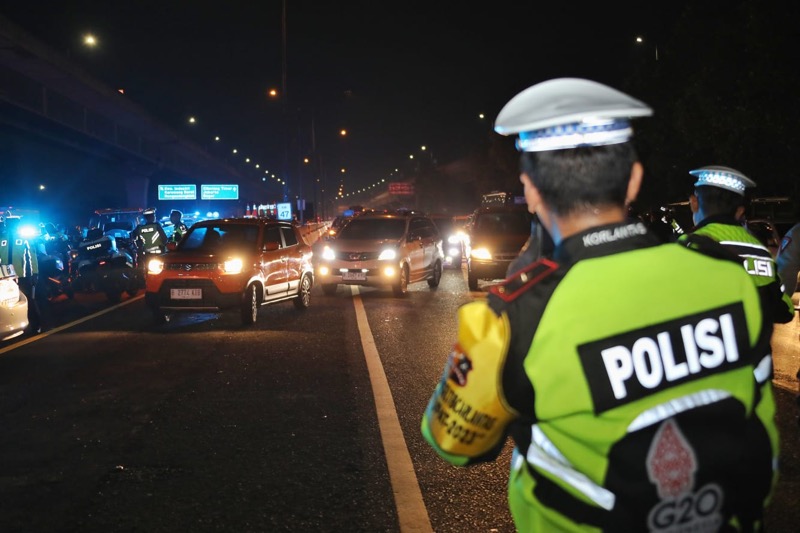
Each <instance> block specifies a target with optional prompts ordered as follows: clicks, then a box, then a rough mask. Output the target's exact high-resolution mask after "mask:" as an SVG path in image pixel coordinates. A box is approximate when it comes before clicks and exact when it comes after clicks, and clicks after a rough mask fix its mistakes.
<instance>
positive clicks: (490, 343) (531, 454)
mask: <svg viewBox="0 0 800 533" xmlns="http://www.w3.org/2000/svg"><path fill="white" fill-rule="evenodd" d="M651 113H652V110H651V109H650V108H649V107H648V106H647V105H646V104H644V103H642V102H640V101H638V100H636V99H633V98H631V97H630V96H628V95H626V94H623V93H621V92H619V91H616V90H614V89H612V88H610V87H606V86H605V85H601V84H599V83H595V82H592V81H589V80H582V79H574V78H562V79H556V80H550V81H546V82H543V83H540V84H537V85H534V86H532V87H530V88H528V89H526V90H525V91H523V92H521V93H520V94H518V95H517V96H515V97H514V98H513V99H511V100H510V101H509V102H508V103H507V104H506V106H505V107H504V108H503V109H502V111H501V112H500V114H499V116H498V117H497V120H496V123H495V129H496V131H497V132H498V133H501V134H503V135H517V136H518V139H517V148H518V149H519V150H520V151H521V152H522V154H521V156H520V163H521V176H520V180H521V181H522V183H523V186H524V190H525V199H526V201H527V203H528V206H529V210H531V211H535V212H536V213H537V214H538V215H539V218H540V219H541V222H542V224H544V226H545V229H547V230H548V232H549V233H550V235H551V236H552V237H553V241H554V244H555V249H554V251H553V253H552V255H551V257H549V258H543V259H541V260H540V261H538V262H534V263H533V264H531V265H529V266H528V267H526V268H524V269H522V270H521V271H518V272H516V273H515V274H514V275H513V276H511V277H509V278H507V279H506V280H504V282H502V283H500V284H498V285H496V286H494V287H492V289H490V292H489V295H488V298H487V299H486V300H476V301H473V302H470V303H467V304H465V305H463V306H462V307H461V308H460V309H459V312H458V333H457V338H456V341H455V344H454V346H453V348H452V351H451V353H450V355H449V357H448V359H447V363H446V365H445V369H444V372H443V375H442V378H441V380H440V382H439V383H438V385H437V386H436V388H435V391H434V393H433V395H432V397H431V399H430V401H429V404H428V407H427V409H426V411H425V413H424V416H423V420H422V424H421V430H422V434H423V436H424V438H425V439H426V440H427V442H428V443H429V444H430V445H431V446H432V447H433V449H434V450H435V451H436V452H437V453H438V454H439V455H440V456H441V457H442V458H444V459H445V460H447V461H448V462H450V463H452V464H454V465H458V466H466V465H470V464H473V463H479V462H481V461H492V460H494V459H496V458H497V457H498V455H499V452H500V451H501V450H502V448H503V446H504V444H505V440H506V437H507V436H511V438H512V439H513V441H514V452H513V456H512V459H511V472H510V474H509V475H510V478H509V484H508V497H509V505H510V508H511V513H512V516H513V518H514V522H515V525H516V528H517V530H518V531H526V532H531V531H543V532H549V531H586V530H590V531H603V530H605V531H612V530H613V531H647V530H650V531H667V530H670V531H677V530H679V529H680V530H684V531H690V530H691V531H717V530H720V529H725V528H731V529H733V530H736V529H739V528H741V529H758V528H759V526H760V522H761V520H762V516H763V509H764V506H765V505H766V501H767V500H768V496H769V494H770V491H771V490H772V487H773V483H774V481H775V480H776V479H777V477H776V476H777V466H776V465H777V427H776V425H775V421H774V418H773V417H774V408H775V405H774V400H773V398H772V396H771V394H765V395H761V394H759V393H760V392H761V391H762V390H765V389H766V390H769V388H770V387H771V386H772V384H771V362H772V360H771V354H770V349H769V332H765V331H763V329H762V328H767V327H769V325H767V324H766V323H765V322H764V320H763V318H762V310H761V305H760V300H759V295H758V292H757V290H756V288H755V285H754V284H753V282H752V281H751V280H750V277H749V276H748V275H747V274H746V273H745V271H744V269H743V268H742V267H741V264H740V263H738V262H736V261H733V260H731V259H730V258H717V257H714V256H711V255H708V254H706V253H704V251H703V250H702V249H696V248H689V247H685V246H681V245H678V244H675V243H664V242H663V241H661V240H660V239H658V238H657V237H656V236H654V235H653V234H651V233H650V232H649V231H648V230H647V228H646V226H645V225H644V223H642V222H640V221H631V220H628V219H627V210H626V203H630V202H632V201H634V200H635V198H636V196H637V194H638V192H639V189H640V186H641V182H642V176H643V170H642V166H641V165H640V163H639V162H638V161H637V155H636V152H635V149H634V147H633V145H632V142H631V138H632V134H633V133H632V128H631V120H630V119H631V118H635V117H642V116H647V115H650V114H651ZM755 412H758V413H759V415H760V416H755V415H754V413H755Z"/></svg>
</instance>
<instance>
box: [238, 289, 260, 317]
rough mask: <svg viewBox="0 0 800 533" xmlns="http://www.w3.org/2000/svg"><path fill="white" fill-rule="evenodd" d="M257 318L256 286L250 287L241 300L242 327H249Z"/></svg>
mask: <svg viewBox="0 0 800 533" xmlns="http://www.w3.org/2000/svg"><path fill="white" fill-rule="evenodd" d="M256 318H258V295H257V294H256V286H255V285H252V284H251V285H250V286H248V287H247V290H246V291H245V293H244V298H243V299H242V325H243V326H250V325H252V324H255V323H256Z"/></svg>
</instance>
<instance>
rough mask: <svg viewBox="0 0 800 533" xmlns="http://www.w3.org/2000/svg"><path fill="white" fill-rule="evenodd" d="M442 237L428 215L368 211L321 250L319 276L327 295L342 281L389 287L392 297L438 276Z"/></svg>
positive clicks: (436, 280)
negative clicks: (409, 285)
mask: <svg viewBox="0 0 800 533" xmlns="http://www.w3.org/2000/svg"><path fill="white" fill-rule="evenodd" d="M443 264H444V252H443V249H442V237H441V236H440V235H439V231H438V230H437V229H436V225H435V224H434V223H433V220H431V219H430V218H429V217H427V216H422V215H416V214H403V213H400V214H394V213H380V214H376V213H369V214H363V215H358V216H357V217H354V218H353V219H352V220H350V221H349V222H348V223H347V224H346V225H345V226H344V227H343V228H342V229H341V231H340V232H339V235H338V236H337V237H336V239H335V240H333V241H330V242H329V243H328V244H326V245H325V247H324V248H323V250H322V258H321V259H320V262H319V265H318V266H317V273H316V275H317V277H318V278H317V279H318V282H319V283H320V284H321V285H322V290H323V292H324V293H325V294H328V295H331V294H334V293H335V292H336V287H337V285H339V284H342V285H366V286H370V287H385V286H391V287H392V290H393V291H394V294H395V296H403V295H404V294H406V293H407V292H408V284H409V283H416V282H418V281H426V280H427V282H428V286H429V287H431V288H432V289H435V288H436V287H438V286H439V281H440V279H441V277H442V265H443Z"/></svg>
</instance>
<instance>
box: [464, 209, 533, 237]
mask: <svg viewBox="0 0 800 533" xmlns="http://www.w3.org/2000/svg"><path fill="white" fill-rule="evenodd" d="M530 231H531V219H530V215H529V214H528V213H527V212H525V211H507V212H497V213H483V214H481V215H478V218H477V220H476V221H475V233H478V234H482V235H486V234H496V233H507V234H519V233H530Z"/></svg>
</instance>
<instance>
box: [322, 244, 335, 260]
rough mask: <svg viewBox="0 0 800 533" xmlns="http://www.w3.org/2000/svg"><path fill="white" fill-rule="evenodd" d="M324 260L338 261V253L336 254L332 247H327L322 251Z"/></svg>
mask: <svg viewBox="0 0 800 533" xmlns="http://www.w3.org/2000/svg"><path fill="white" fill-rule="evenodd" d="M322 259H324V260H325V261H333V260H334V259H336V252H334V251H333V248H331V247H330V246H326V247H324V248H323V249H322Z"/></svg>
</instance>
